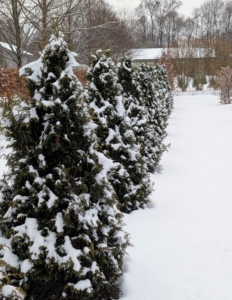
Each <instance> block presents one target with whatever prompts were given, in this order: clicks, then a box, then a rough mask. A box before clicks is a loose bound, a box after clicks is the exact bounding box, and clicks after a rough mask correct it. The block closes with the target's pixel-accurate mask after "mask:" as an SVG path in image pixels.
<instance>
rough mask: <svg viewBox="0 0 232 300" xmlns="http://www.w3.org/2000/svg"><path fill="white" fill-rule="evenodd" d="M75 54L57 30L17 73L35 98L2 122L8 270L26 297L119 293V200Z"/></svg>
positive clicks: (1, 206)
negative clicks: (38, 54) (76, 70)
mask: <svg viewBox="0 0 232 300" xmlns="http://www.w3.org/2000/svg"><path fill="white" fill-rule="evenodd" d="M75 65H76V61H75V59H74V56H73V54H72V53H71V52H70V51H69V50H68V49H67V45H66V43H65V42H64V41H63V38H62V37H58V38H57V37H55V36H52V38H51V40H50V43H49V44H48V45H47V46H46V47H45V49H44V50H43V51H42V53H41V57H40V58H39V59H38V60H37V61H36V62H33V63H31V64H29V65H27V66H25V67H24V68H23V69H22V70H21V75H26V76H27V83H28V87H29V92H30V95H31V98H32V100H31V103H30V104H29V105H26V104H24V103H22V104H21V105H19V106H18V107H14V108H13V112H12V113H11V114H10V115H9V118H8V119H7V120H6V122H5V132H6V135H7V137H8V139H9V140H10V144H11V147H12V153H11V154H10V155H9V157H8V167H9V172H8V174H7V175H6V176H5V179H4V181H5V183H4V184H2V185H1V186H2V193H1V199H0V200H1V202H0V210H1V215H2V219H1V222H0V229H1V231H2V234H3V237H4V238H5V242H6V245H7V249H6V250H5V251H1V254H2V260H3V261H4V262H5V264H6V266H7V267H6V273H7V274H9V273H19V275H20V276H21V278H18V279H17V278H15V279H14V280H13V281H12V284H13V285H15V286H19V287H22V288H23V289H24V290H25V291H26V293H27V297H26V299H31V300H32V299H33V300H35V299H43V300H45V299H49V300H51V299H76V300H84V299H85V300H88V299H91V300H97V299H99V300H100V299H118V297H119V288H118V285H117V283H116V280H117V279H118V277H119V276H120V275H121V274H122V271H121V269H122V262H123V255H124V253H125V248H126V247H127V245H128V238H127V234H125V233H124V232H123V230H122V221H121V218H122V215H121V213H120V212H119V211H118V209H117V197H116V194H115V192H114V189H113V188H112V186H111V184H110V183H109V182H108V180H107V177H106V174H107V172H108V170H109V169H111V168H112V167H113V166H114V163H113V162H112V160H110V159H109V158H107V157H106V156H105V155H104V154H103V153H100V152H98V145H97V144H96V143H95V141H96V137H95V133H94V129H95V127H96V125H95V124H94V123H93V122H92V121H91V120H90V117H89V115H88V111H87V108H86V105H85V103H84V101H83V97H82V87H81V85H80V83H79V81H78V80H77V78H76V77H75V76H74V74H73V72H72V67H73V66H75Z"/></svg>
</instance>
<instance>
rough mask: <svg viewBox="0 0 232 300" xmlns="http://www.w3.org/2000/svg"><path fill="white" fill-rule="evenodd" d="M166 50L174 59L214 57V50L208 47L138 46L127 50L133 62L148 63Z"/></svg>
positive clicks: (157, 58)
mask: <svg viewBox="0 0 232 300" xmlns="http://www.w3.org/2000/svg"><path fill="white" fill-rule="evenodd" d="M163 51H165V52H167V53H168V54H169V55H170V56H171V57H172V58H174V59H184V58H185V59H186V58H193V59H198V60H199V59H202V58H206V57H207V58H214V57H215V51H214V50H213V49H208V48H185V47H183V48H182V47H179V48H140V49H132V50H130V51H129V53H130V55H131V56H132V59H133V61H134V62H135V63H137V64H138V63H142V62H145V63H149V64H154V63H157V62H158V61H159V59H160V58H161V56H162V52H163Z"/></svg>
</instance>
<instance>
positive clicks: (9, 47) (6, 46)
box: [0, 42, 33, 55]
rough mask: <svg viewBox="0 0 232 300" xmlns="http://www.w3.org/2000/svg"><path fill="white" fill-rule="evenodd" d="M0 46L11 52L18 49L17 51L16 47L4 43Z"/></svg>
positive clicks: (25, 52)
mask: <svg viewBox="0 0 232 300" xmlns="http://www.w3.org/2000/svg"><path fill="white" fill-rule="evenodd" d="M0 46H1V47H3V48H4V49H6V50H9V51H12V48H13V49H14V51H16V49H17V47H16V46H15V45H12V46H10V45H9V44H7V43H4V42H0ZM23 52H24V54H26V55H33V54H31V53H30V52H27V51H23Z"/></svg>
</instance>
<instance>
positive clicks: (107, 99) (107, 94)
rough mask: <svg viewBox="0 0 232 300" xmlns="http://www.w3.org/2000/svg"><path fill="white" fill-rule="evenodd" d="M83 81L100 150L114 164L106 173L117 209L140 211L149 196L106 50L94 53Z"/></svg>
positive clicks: (115, 76)
mask: <svg viewBox="0 0 232 300" xmlns="http://www.w3.org/2000/svg"><path fill="white" fill-rule="evenodd" d="M87 78H88V80H89V82H90V84H89V87H88V90H87V93H86V97H87V101H88V103H89V106H90V107H91V109H92V114H93V117H94V120H95V122H96V123H97V125H98V127H97V137H98V140H99V144H100V145H101V151H102V152H103V153H104V154H105V155H106V156H107V157H109V158H111V159H112V160H113V161H115V162H117V163H118V168H117V169H112V170H111V171H110V172H109V180H110V182H111V183H112V185H113V187H114V188H115V191H116V193H117V196H118V199H119V202H120V203H121V206H120V208H121V210H122V211H123V212H130V211H132V210H135V209H138V208H139V207H141V208H143V207H144V206H145V205H146V204H147V202H148V196H149V194H150V193H151V185H150V180H149V178H148V174H147V169H146V165H145V162H144V160H143V159H142V157H141V155H140V145H139V144H138V143H137V141H136V137H135V135H134V131H133V128H132V127H131V119H130V118H129V117H128V115H127V113H126V110H125V107H124V105H125V102H126V100H125V98H124V97H123V96H122V87H121V85H120V84H118V78H117V74H116V72H115V65H114V63H113V61H112V59H111V58H110V57H109V51H102V50H98V51H97V52H96V54H95V55H92V57H91V66H90V68H89V70H88V73H87ZM129 88H131V87H129Z"/></svg>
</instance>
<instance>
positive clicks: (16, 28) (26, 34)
mask: <svg viewBox="0 0 232 300" xmlns="http://www.w3.org/2000/svg"><path fill="white" fill-rule="evenodd" d="M26 3H27V1H26V0H21V1H19V0H2V1H1V5H0V39H1V41H2V42H6V43H7V44H8V45H9V47H10V50H11V51H9V52H8V53H9V56H10V58H11V59H12V60H13V61H14V62H15V63H16V65H17V67H18V68H20V67H21V66H22V59H23V57H24V56H25V54H26V51H27V50H28V48H29V43H30V40H31V38H32V35H33V33H34V28H33V27H32V26H31V24H30V22H29V21H28V18H26V17H25V15H24V14H23V7H24V6H25V5H26Z"/></svg>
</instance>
